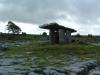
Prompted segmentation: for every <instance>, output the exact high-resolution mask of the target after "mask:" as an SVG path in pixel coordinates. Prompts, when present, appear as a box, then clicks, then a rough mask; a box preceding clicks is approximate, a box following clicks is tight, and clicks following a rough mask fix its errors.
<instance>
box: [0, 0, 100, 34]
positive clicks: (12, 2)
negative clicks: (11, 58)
mask: <svg viewBox="0 0 100 75" xmlns="http://www.w3.org/2000/svg"><path fill="white" fill-rule="evenodd" d="M9 20H11V21H14V23H16V24H17V25H18V26H20V27H21V29H22V30H23V31H24V32H27V33H32V34H40V33H42V32H43V31H45V30H42V29H39V28H38V26H39V25H42V24H45V23H50V22H57V23H59V24H62V25H64V26H66V27H70V28H74V29H76V30H77V33H80V34H86V35H87V34H94V35H100V33H99V32H100V0H0V32H6V30H5V25H6V24H7V22H8V21H9Z"/></svg>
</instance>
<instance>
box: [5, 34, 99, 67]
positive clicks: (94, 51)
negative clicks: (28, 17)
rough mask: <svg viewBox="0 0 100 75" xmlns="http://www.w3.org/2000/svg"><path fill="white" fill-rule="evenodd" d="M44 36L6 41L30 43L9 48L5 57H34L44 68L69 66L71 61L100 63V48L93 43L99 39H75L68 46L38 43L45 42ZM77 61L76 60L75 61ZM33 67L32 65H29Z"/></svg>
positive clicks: (19, 37) (20, 37) (17, 37)
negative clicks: (94, 61)
mask: <svg viewBox="0 0 100 75" xmlns="http://www.w3.org/2000/svg"><path fill="white" fill-rule="evenodd" d="M41 38H43V36H42V35H27V36H20V35H19V36H18V35H17V36H16V38H13V40H12V39H10V40H9V39H8V40H6V41H10V42H12V41H24V42H26V41H29V43H26V44H24V45H21V46H19V47H14V48H9V49H8V50H7V51H5V52H4V53H5V55H6V56H9V57H16V56H23V57H26V58H27V59H28V61H31V60H30V59H31V58H33V57H36V58H39V59H40V60H41V61H38V62H37V63H36V64H37V65H38V66H39V67H42V66H48V65H49V66H51V65H53V66H57V67H62V66H65V65H69V61H72V62H70V64H71V63H74V62H76V61H82V60H90V59H96V60H98V62H99V61H100V46H95V45H92V44H91V43H94V42H99V41H100V38H99V37H92V38H91V37H86V36H85V37H74V38H75V40H76V41H74V42H73V43H66V44H53V45H52V44H44V43H43V44H42V43H39V42H38V43H36V42H37V41H40V40H43V39H41ZM74 59H76V60H74ZM28 64H29V65H31V63H30V62H29V63H28Z"/></svg>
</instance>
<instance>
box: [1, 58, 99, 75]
mask: <svg viewBox="0 0 100 75" xmlns="http://www.w3.org/2000/svg"><path fill="white" fill-rule="evenodd" d="M38 59H39V58H37V57H34V58H33V59H32V62H33V63H32V64H31V65H27V63H28V62H29V61H28V60H27V58H22V57H21V58H17V57H16V58H0V75H86V74H87V73H88V72H89V75H100V74H99V73H100V68H97V66H98V64H97V62H96V61H95V60H88V61H82V62H77V63H74V64H71V65H70V66H66V67H62V68H58V67H52V66H46V67H42V68H40V67H37V66H34V67H32V65H35V63H34V62H35V60H38Z"/></svg>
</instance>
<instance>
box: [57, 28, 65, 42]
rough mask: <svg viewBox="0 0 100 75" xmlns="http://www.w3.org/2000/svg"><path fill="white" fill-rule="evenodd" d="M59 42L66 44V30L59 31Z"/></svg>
mask: <svg viewBox="0 0 100 75" xmlns="http://www.w3.org/2000/svg"><path fill="white" fill-rule="evenodd" d="M59 42H60V43H65V42H66V39H65V30H64V29H59Z"/></svg>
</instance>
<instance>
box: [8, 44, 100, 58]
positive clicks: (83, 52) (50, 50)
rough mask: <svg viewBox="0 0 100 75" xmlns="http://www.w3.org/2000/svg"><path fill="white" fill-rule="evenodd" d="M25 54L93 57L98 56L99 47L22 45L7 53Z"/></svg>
mask: <svg viewBox="0 0 100 75" xmlns="http://www.w3.org/2000/svg"><path fill="white" fill-rule="evenodd" d="M25 52H31V54H29V56H38V57H47V56H55V57H60V56H62V55H63V56H64V55H67V54H70V53H72V54H76V55H79V56H80V57H82V56H83V57H84V58H85V57H90V56H91V57H95V56H96V54H98V55H99V54H100V47H99V46H93V45H80V44H64V45H60V44H56V45H39V44H32V45H24V46H20V47H16V48H12V49H10V50H8V51H7V53H8V54H9V55H18V54H23V55H26V54H25Z"/></svg>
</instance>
